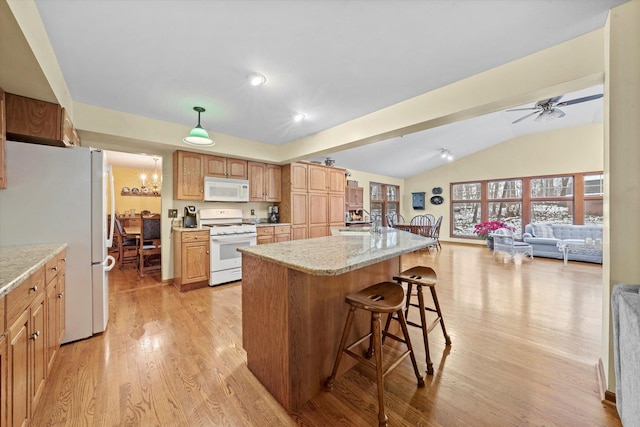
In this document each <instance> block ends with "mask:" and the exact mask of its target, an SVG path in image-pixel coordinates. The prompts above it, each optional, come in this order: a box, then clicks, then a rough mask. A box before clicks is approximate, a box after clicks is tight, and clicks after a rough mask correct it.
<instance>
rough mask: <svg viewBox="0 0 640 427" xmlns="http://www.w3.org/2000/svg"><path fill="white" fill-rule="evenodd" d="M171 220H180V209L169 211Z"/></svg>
mask: <svg viewBox="0 0 640 427" xmlns="http://www.w3.org/2000/svg"><path fill="white" fill-rule="evenodd" d="M169 218H178V209H169Z"/></svg>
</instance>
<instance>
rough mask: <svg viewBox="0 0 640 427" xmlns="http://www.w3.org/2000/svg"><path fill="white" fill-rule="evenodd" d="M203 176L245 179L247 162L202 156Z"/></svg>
mask: <svg viewBox="0 0 640 427" xmlns="http://www.w3.org/2000/svg"><path fill="white" fill-rule="evenodd" d="M202 157H203V165H204V176H217V177H220V178H234V179H247V176H248V174H247V161H246V160H240V159H232V158H228V157H220V156H209V155H206V154H205V155H203V156H202Z"/></svg>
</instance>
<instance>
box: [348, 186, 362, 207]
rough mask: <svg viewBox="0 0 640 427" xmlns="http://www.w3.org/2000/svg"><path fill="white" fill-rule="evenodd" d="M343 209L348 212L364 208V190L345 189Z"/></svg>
mask: <svg viewBox="0 0 640 427" xmlns="http://www.w3.org/2000/svg"><path fill="white" fill-rule="evenodd" d="M344 194H345V201H344V203H345V208H346V210H348V211H351V210H355V209H362V208H363V207H364V188H362V187H345V192H344Z"/></svg>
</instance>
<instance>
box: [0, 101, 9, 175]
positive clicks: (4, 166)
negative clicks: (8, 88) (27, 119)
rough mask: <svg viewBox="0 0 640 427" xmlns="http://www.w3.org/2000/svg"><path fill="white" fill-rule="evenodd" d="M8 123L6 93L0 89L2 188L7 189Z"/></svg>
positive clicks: (0, 164) (0, 171)
mask: <svg viewBox="0 0 640 427" xmlns="http://www.w3.org/2000/svg"><path fill="white" fill-rule="evenodd" d="M6 132H7V121H6V114H5V105H4V91H3V90H2V89H0V188H7V160H6V159H7V135H6Z"/></svg>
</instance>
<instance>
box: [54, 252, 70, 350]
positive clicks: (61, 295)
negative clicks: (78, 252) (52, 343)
mask: <svg viewBox="0 0 640 427" xmlns="http://www.w3.org/2000/svg"><path fill="white" fill-rule="evenodd" d="M63 262H66V258H64V261H63ZM66 290H67V271H66V268H63V269H61V270H60V269H59V270H58V287H57V288H56V291H57V295H56V296H57V298H58V303H57V304H56V315H57V316H58V318H57V319H56V330H57V334H58V339H57V342H56V346H57V348H60V344H62V338H64V333H65V331H66V330H67V328H66V323H65V322H66V321H67V318H66V315H65V310H66V301H67V296H66V294H65V292H66Z"/></svg>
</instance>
